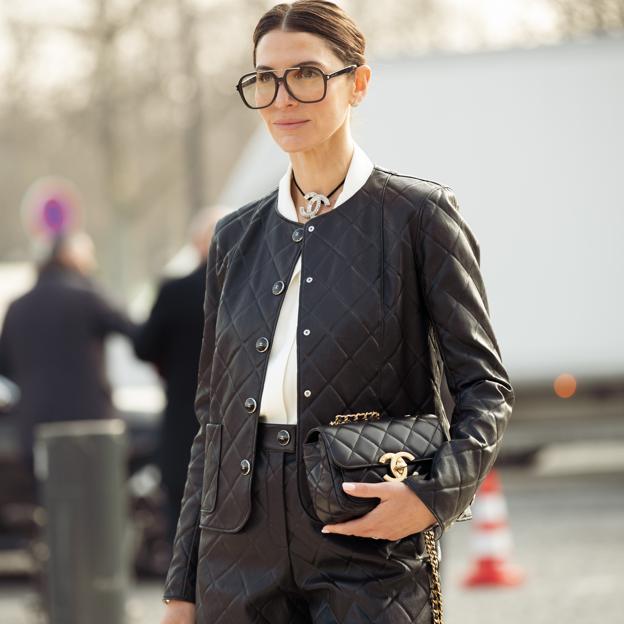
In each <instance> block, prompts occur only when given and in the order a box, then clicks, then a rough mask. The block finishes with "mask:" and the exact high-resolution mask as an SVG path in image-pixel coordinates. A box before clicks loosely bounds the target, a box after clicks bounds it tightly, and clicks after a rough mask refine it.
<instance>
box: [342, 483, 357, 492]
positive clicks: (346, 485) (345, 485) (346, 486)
mask: <svg viewBox="0 0 624 624" xmlns="http://www.w3.org/2000/svg"><path fill="white" fill-rule="evenodd" d="M342 489H343V490H344V491H345V492H353V490H354V489H355V486H354V485H353V483H343V484H342Z"/></svg>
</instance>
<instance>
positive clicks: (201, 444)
mask: <svg viewBox="0 0 624 624" xmlns="http://www.w3.org/2000/svg"><path fill="white" fill-rule="evenodd" d="M276 199H277V192H276V191H274V192H273V193H271V194H269V195H267V196H266V197H264V198H262V199H261V200H258V201H256V202H252V203H250V204H248V205H247V206H244V207H242V208H240V209H239V210H237V211H235V212H234V213H231V214H229V215H227V216H226V217H223V218H222V219H221V220H220V221H219V223H218V224H217V228H216V232H215V235H214V238H213V244H212V246H211V250H210V255H209V259H208V272H207V289H206V299H205V329H204V338H203V343H202V353H201V358H200V370H199V378H198V389H197V398H196V411H197V417H198V420H199V422H200V423H202V424H206V423H215V424H216V423H219V424H221V425H222V427H221V434H220V437H219V439H220V444H221V448H220V453H219V455H220V463H219V469H218V476H216V479H217V484H216V489H215V490H214V492H215V493H216V499H215V501H214V503H215V504H214V508H213V509H210V508H204V509H202V505H201V500H202V493H203V492H205V487H206V483H204V480H203V478H202V476H203V474H204V467H205V465H204V460H205V457H206V455H207V454H208V456H209V457H210V456H211V455H210V451H211V449H210V448H208V449H207V448H206V440H205V430H204V428H203V427H202V428H200V430H199V432H198V434H197V437H196V438H195V440H194V442H193V446H192V449H191V460H190V463H189V471H188V479H187V486H186V490H185V494H184V498H183V501H182V512H181V515H180V521H179V523H178V532H177V537H176V541H175V545H174V556H173V560H172V563H171V567H170V570H169V574H168V577H167V582H166V587H165V595H166V596H169V597H174V596H176V597H183V598H184V599H186V600H194V599H195V594H194V589H193V586H194V582H195V574H196V567H197V561H198V556H199V557H201V556H202V554H201V553H200V554H199V555H198V548H199V533H200V528H199V527H200V526H202V527H206V528H210V529H212V530H214V531H223V532H238V531H240V530H241V529H244V527H245V524H246V522H247V521H248V518H249V515H250V513H251V506H252V505H251V491H252V484H253V482H254V475H255V445H254V441H255V436H256V428H257V417H258V413H257V411H252V412H249V411H248V410H247V409H246V408H245V400H246V399H248V398H253V399H255V401H256V402H257V404H258V405H259V404H260V399H261V397H260V394H259V393H261V391H262V387H263V381H264V376H265V373H266V365H267V361H268V351H267V352H264V353H260V352H258V351H256V349H255V341H256V340H257V338H258V337H261V336H265V337H267V338H268V339H269V342H270V341H271V340H272V338H273V334H274V331H275V326H276V323H277V317H278V314H279V309H280V305H281V301H282V296H275V295H273V294H272V291H271V287H272V285H273V283H274V282H275V281H276V280H283V281H284V282H285V283H288V282H289V277H290V275H291V273H292V270H293V268H294V266H295V263H296V261H297V259H298V258H299V255H300V254H302V255H301V259H302V274H303V275H306V276H307V275H312V276H314V280H313V282H311V283H309V284H308V283H305V282H304V283H302V286H301V291H300V300H299V318H298V327H300V328H301V329H303V328H306V329H309V330H310V331H309V333H307V334H306V335H304V334H303V332H302V331H300V332H299V333H298V337H297V354H298V362H297V364H298V388H297V394H298V401H299V404H298V429H299V435H298V437H297V455H296V458H297V469H298V475H297V478H298V488H297V489H298V495H299V497H300V501H301V504H302V505H303V506H304V508H305V509H306V510H307V511H308V513H309V514H310V515H312V514H313V507H312V504H311V499H310V494H309V492H308V488H307V482H306V474H305V470H304V468H303V443H302V442H303V440H304V439H305V437H306V434H307V433H308V432H309V431H310V430H311V429H312V428H314V427H318V426H321V425H326V424H328V423H329V421H330V420H331V419H332V418H333V416H334V415H335V414H339V413H340V414H342V413H353V412H359V411H370V410H376V411H379V412H380V413H382V414H386V415H389V416H390V417H393V416H396V415H403V414H408V413H411V414H416V413H429V414H436V415H438V417H439V418H440V422H441V425H442V427H443V428H444V430H445V432H446V433H447V438H446V439H445V440H444V441H443V442H442V443H441V444H440V446H439V448H438V449H437V451H436V453H435V455H434V458H433V461H432V464H431V470H430V473H429V474H428V475H427V476H426V478H425V477H424V476H413V477H408V479H407V480H406V481H405V483H406V485H407V486H409V487H410V488H412V489H413V490H414V492H415V493H416V494H417V495H418V496H419V497H420V498H421V499H422V500H423V502H424V503H425V504H426V505H427V506H428V507H429V508H430V510H431V511H432V513H433V514H434V515H435V517H436V518H437V521H438V522H437V525H436V529H437V537H438V539H439V537H440V536H441V534H442V532H443V531H444V530H446V529H447V528H448V527H450V526H451V525H452V524H453V522H455V521H456V520H458V519H461V518H462V514H463V513H464V511H465V510H467V508H468V506H469V503H470V502H471V500H472V498H473V496H474V494H475V492H476V490H477V488H478V486H479V485H480V483H481V482H482V481H483V479H484V478H485V476H486V474H487V472H488V471H489V470H490V469H491V467H492V465H493V463H494V461H495V459H496V456H497V454H498V451H499V449H500V444H501V439H502V436H503V433H504V431H505V428H506V426H507V422H508V420H509V418H510V415H511V410H512V406H513V402H514V394H513V389H512V386H511V384H510V381H509V377H508V374H507V371H506V370H505V368H504V366H503V363H502V359H501V353H500V350H499V346H498V344H497V341H496V337H495V334H494V331H493V328H492V325H491V321H490V317H489V310H488V303H487V297H486V292H485V287H484V284H483V280H482V277H481V273H480V269H479V245H478V242H477V240H476V238H475V236H474V234H473V233H472V231H471V230H470V228H469V227H468V225H467V224H466V222H465V221H464V220H463V218H462V216H461V214H460V213H459V211H458V206H457V201H456V198H455V196H454V194H453V191H452V190H451V189H450V188H448V187H445V186H442V185H440V184H437V183H435V182H431V181H427V180H421V179H418V178H414V177H410V176H405V175H399V174H396V173H394V172H389V171H386V170H384V169H381V168H379V167H376V168H375V169H374V171H373V173H372V174H371V176H370V178H369V179H368V181H367V182H366V183H365V185H364V186H363V187H362V188H361V189H360V190H359V191H358V192H357V193H356V194H355V195H353V196H352V197H351V198H349V199H348V200H347V201H345V202H344V203H343V204H341V205H340V206H339V207H338V208H337V209H336V210H334V211H330V212H328V213H325V214H322V215H319V216H318V217H315V218H314V219H312V220H311V222H310V224H307V225H306V226H301V225H299V224H296V223H294V222H291V221H289V220H288V219H285V218H284V217H283V216H282V215H280V214H279V213H278V211H277V209H276ZM310 226H313V229H310ZM299 228H303V232H304V234H303V237H302V239H301V240H299V242H296V241H295V240H293V237H292V233H293V231H294V230H295V229H299ZM296 238H297V237H296ZM443 374H446V376H447V381H448V384H449V388H450V390H451V392H452V393H453V395H454V399H455V408H454V411H453V414H452V417H451V419H450V422H449V421H448V419H447V418H446V415H445V414H444V408H443V405H442V401H441V398H440V384H441V378H442V375H443ZM209 446H210V445H209ZM242 459H247V460H248V461H249V462H250V464H251V471H250V473H249V474H247V475H245V474H243V473H242V472H241V469H240V462H241V460H242ZM209 474H210V475H211V478H210V479H209V482H210V483H211V484H212V483H214V482H213V481H212V476H214V473H213V472H211V471H209ZM210 487H213V486H212V485H211V486H210ZM211 492H212V490H211ZM206 500H209V501H211V496H207V497H206ZM464 517H465V516H464Z"/></svg>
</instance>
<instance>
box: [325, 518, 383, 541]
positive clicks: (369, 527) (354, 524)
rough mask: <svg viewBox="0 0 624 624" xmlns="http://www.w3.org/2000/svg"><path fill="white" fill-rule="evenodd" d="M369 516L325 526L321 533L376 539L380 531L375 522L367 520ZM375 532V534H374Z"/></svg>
mask: <svg viewBox="0 0 624 624" xmlns="http://www.w3.org/2000/svg"><path fill="white" fill-rule="evenodd" d="M368 516H369V514H366V515H365V516H362V517H361V518H357V519H355V520H349V521H348V522H341V523H339V524H326V525H325V526H324V527H323V528H322V529H321V532H322V533H338V534H340V535H358V536H360V537H377V535H378V533H379V531H380V529H379V527H378V526H377V523H376V522H371V520H370V519H369V518H368ZM375 531H377V533H376V532H375Z"/></svg>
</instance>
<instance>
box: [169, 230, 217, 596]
mask: <svg viewBox="0 0 624 624" xmlns="http://www.w3.org/2000/svg"><path fill="white" fill-rule="evenodd" d="M218 229H219V222H217V225H216V227H215V233H214V235H213V237H212V241H211V243H210V249H209V252H208V261H207V269H206V292H205V296H204V332H203V337H202V346H201V352H200V358H199V371H198V379H197V393H196V395H195V416H196V417H197V420H198V422H199V430H198V432H197V434H196V436H195V438H194V440H193V444H192V445H191V453H190V460H189V465H188V471H187V477H186V485H185V487H184V494H183V496H182V503H181V510H180V516H179V519H178V526H177V530H176V536H175V539H174V542H173V556H172V559H171V563H170V565H169V570H168V572H167V578H166V579H165V588H164V594H163V598H165V599H167V598H169V599H175V600H184V601H187V602H195V580H196V572H197V549H198V545H199V532H200V529H199V515H200V503H201V494H202V485H203V474H204V456H205V452H206V448H205V445H206V434H205V428H204V425H205V424H206V422H207V417H208V410H209V407H210V376H211V371H212V360H213V354H214V349H215V326H216V320H217V311H218V306H219V298H220V292H221V283H222V279H221V276H222V272H223V271H224V265H225V263H224V262H222V261H221V260H220V258H219V256H220V255H221V254H220V250H219V243H218V238H217V230H218Z"/></svg>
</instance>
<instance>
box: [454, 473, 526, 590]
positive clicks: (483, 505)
mask: <svg viewBox="0 0 624 624" xmlns="http://www.w3.org/2000/svg"><path fill="white" fill-rule="evenodd" d="M471 509H472V514H473V518H472V519H473V525H472V529H473V535H474V538H473V540H472V550H473V552H474V553H475V555H476V561H475V562H474V565H473V568H472V570H471V571H470V572H469V573H468V574H467V575H466V578H465V579H464V581H463V582H462V585H463V586H464V587H477V586H482V585H503V586H512V585H519V584H520V583H522V582H523V581H524V579H525V573H524V572H523V571H522V570H521V569H520V568H518V567H517V566H514V565H511V564H509V563H508V562H507V559H508V558H509V556H510V555H511V551H512V549H513V543H512V538H511V531H510V529H509V524H508V522H507V504H506V503H505V497H504V496H503V492H502V487H501V484H500V480H499V478H498V474H497V473H496V471H494V470H491V471H490V472H489V473H488V475H487V476H486V477H485V480H484V481H483V483H482V484H481V487H480V488H479V490H478V492H477V495H476V497H475V500H474V502H473V503H472V505H471Z"/></svg>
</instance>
